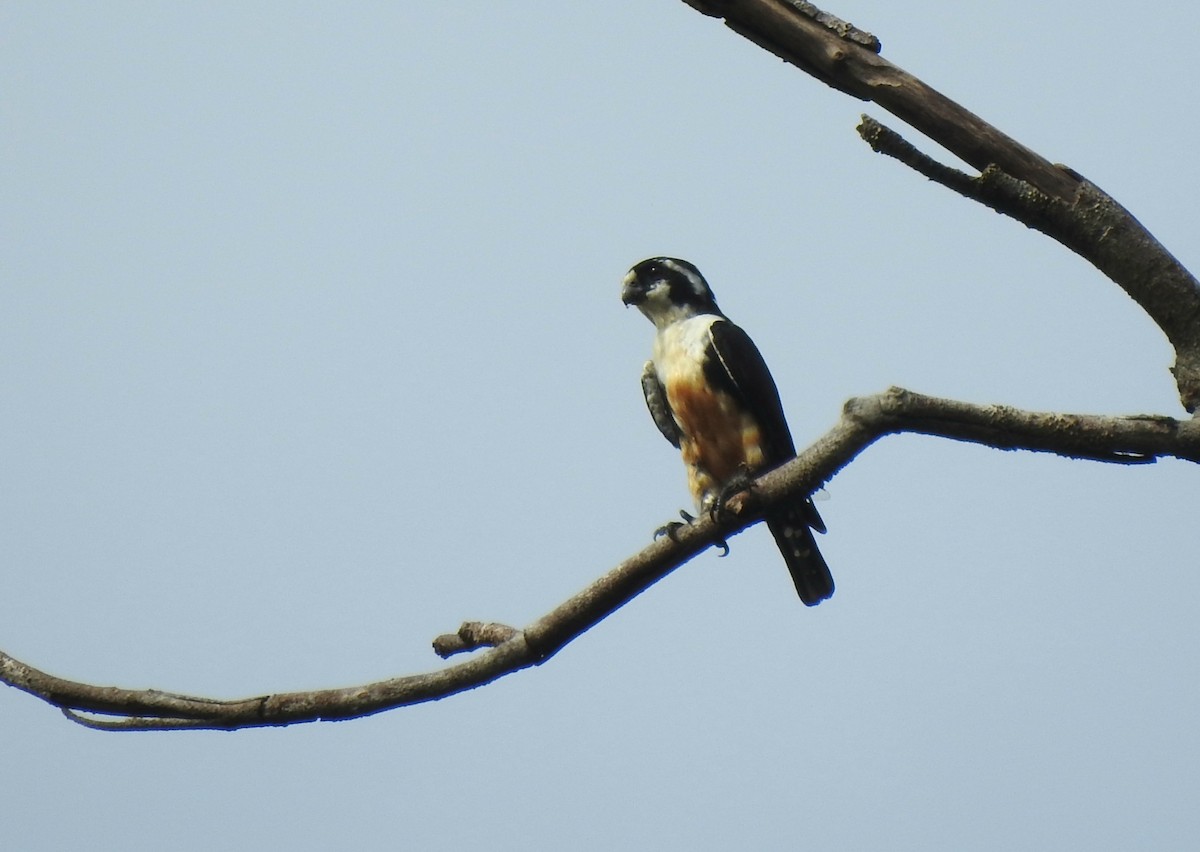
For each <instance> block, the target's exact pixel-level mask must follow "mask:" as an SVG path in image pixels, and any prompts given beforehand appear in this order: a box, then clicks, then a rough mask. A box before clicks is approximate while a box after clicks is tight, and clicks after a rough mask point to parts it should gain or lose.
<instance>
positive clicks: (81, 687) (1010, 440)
mask: <svg viewBox="0 0 1200 852" xmlns="http://www.w3.org/2000/svg"><path fill="white" fill-rule="evenodd" d="M902 432H914V433H919V434H924V435H935V436H939V437H942V438H950V439H953V440H958V441H969V442H972V443H977V444H982V445H984V446H988V447H996V448H999V449H1007V450H1014V449H1023V450H1031V451H1034V452H1046V453H1054V454H1057V455H1061V456H1066V457H1069V458H1080V459H1091V460H1095V461H1103V462H1112V463H1117V464H1146V463H1150V462H1153V461H1155V460H1157V459H1159V458H1166V457H1173V458H1178V459H1185V460H1187V461H1191V462H1197V463H1200V421H1196V420H1187V421H1179V420H1173V419H1171V418H1169V417H1157V416H1133V417H1100V416H1094V415H1083V414H1055V413H1044V412H1032V411H1020V410H1018V409H1015V408H1010V407H1007V406H997V405H988V406H980V405H972V404H970V403H965V402H956V401H954V400H946V399H937V398H934V397H928V396H923V395H921V394H915V393H911V392H909V391H905V390H901V389H899V388H892V389H891V390H888V391H886V392H885V393H882V394H876V395H873V396H868V397H861V398H856V399H851V400H850V401H849V402H847V403H846V406H845V408H844V411H843V413H842V417H841V419H840V420H839V421H838V423H837V425H835V426H834V427H833V428H832V429H831V430H830V431H829V432H828V433H827V434H825V435H824V436H823V437H822V438H821V439H820V440H818V441H817V442H816V443H815V444H813V445H812V446H811V447H809V448H808V449H806V450H805V451H804V452H802V453H801V454H800V455H799V456H798V457H797V458H796V459H795V460H794V461H791V462H789V463H788V464H786V465H784V466H782V467H780V468H778V469H776V470H774V471H772V472H770V473H768V474H766V475H764V476H762V477H761V478H760V479H758V480H757V481H756V482H755V484H754V486H753V488H752V489H751V491H750V492H749V495H748V497H747V499H746V500H745V501H743V506H742V511H741V514H740V515H738V516H736V517H727V518H722V519H721V520H720V521H719V522H718V521H714V520H713V519H712V518H702V519H701V520H700V521H699V522H698V523H696V524H693V525H690V526H687V527H685V528H682V529H681V530H680V531H679V533H678V535H677V536H676V539H675V540H671V539H668V538H661V539H658V540H657V541H654V542H652V543H651V544H650V545H649V546H647V547H646V548H645V549H643V550H642V551H641V552H640V553H638V554H636V555H634V556H631V557H630V558H629V559H627V560H625V561H624V562H622V563H621V564H620V565H618V566H617V567H615V568H614V569H612V570H611V571H610V572H608V573H607V574H605V575H604V576H603V577H601V578H600V579H598V580H596V581H595V582H594V583H592V584H591V585H590V586H588V587H587V588H586V589H584V590H583V591H582V592H580V593H579V594H577V595H575V596H574V597H571V598H569V599H568V600H566V601H564V602H563V603H562V604H560V605H559V606H557V607H556V608H555V609H554V610H552V611H551V612H549V613H547V614H546V615H544V616H543V617H541V618H539V619H538V620H537V621H535V622H533V623H532V624H530V625H529V626H528V627H526V628H524V629H523V630H519V629H516V628H512V627H508V626H506V625H501V624H494V623H492V624H488V623H480V622H468V623H466V624H464V625H463V626H462V627H461V628H460V629H459V630H458V631H457V632H455V633H452V634H448V635H446V636H441V637H438V638H437V639H436V640H435V641H434V647H435V649H436V650H437V652H438V653H439V654H440V655H442V656H443V657H448V656H450V655H452V654H457V653H462V652H467V651H475V652H476V653H474V654H473V655H472V656H471V657H470V658H469V659H467V660H465V661H464V662H461V663H458V664H455V665H452V666H449V667H447V668H444V669H440V670H438V671H433V672H428V673H425V674H417V675H407V676H403V677H396V678H391V679H388V680H382V681H378V682H376V683H369V684H365V685H362V686H353V687H347V688H343V689H324V690H314V691H309V692H289V693H278V694H274V695H260V696H255V697H252V698H242V699H234V700H220V699H212V698H200V697H196V696H189V695H178V694H174V693H167V692H161V691H158V690H153V689H148V690H134V689H123V688H119V687H108V686H93V685H90V684H86V683H79V682H75V681H70V680H65V679H63V678H59V677H55V676H53V675H50V674H47V673H45V672H42V671H39V670H37V669H35V668H33V667H31V666H29V665H26V664H25V663H23V662H21V661H19V660H16V659H14V658H12V657H10V656H8V655H6V654H3V653H2V652H0V681H3V682H4V683H7V684H9V685H10V686H14V687H16V688H18V689H21V690H24V691H25V692H28V693H30V694H31V695H35V696H37V697H39V698H41V699H43V700H44V701H46V702H48V703H50V704H53V705H54V706H56V707H59V708H61V709H62V711H63V712H64V713H65V714H66V715H67V717H68V718H70V719H72V720H73V721H76V722H78V723H80V724H82V725H86V726H88V727H92V728H98V729H103V730H124V731H131V730H182V729H219V730H234V729H237V728H254V727H263V726H278V725H292V724H297V723H299V722H314V721H319V720H331V719H351V718H355V717H359V716H367V715H371V714H374V713H380V712H383V711H385V710H391V709H395V708H398V707H404V706H407V705H411V704H420V703H423V702H426V701H434V700H437V699H439V698H445V697H446V696H449V695H454V694H455V693H458V692H464V691H466V690H468V689H473V688H475V687H477V686H482V685H484V684H486V683H490V682H491V681H493V680H496V679H497V678H500V677H503V676H504V675H507V674H511V673H513V672H516V671H520V670H521V669H524V668H528V667H530V666H533V665H537V664H540V663H542V662H545V661H546V660H547V659H549V658H550V657H552V656H553V655H554V654H556V653H558V652H559V651H560V650H561V649H562V648H563V647H565V646H566V645H567V644H568V643H569V642H571V640H573V639H575V638H576V637H577V636H579V635H580V634H582V633H584V632H585V631H586V630H588V629H589V628H591V627H592V626H593V625H595V624H597V623H599V622H600V621H602V620H603V619H604V618H606V617H607V616H609V615H611V614H612V613H613V612H614V611H615V610H617V609H618V608H620V607H621V606H624V605H625V604H626V603H628V602H629V601H630V600H632V599H633V598H634V597H636V596H637V595H639V594H641V593H642V592H644V591H645V590H646V589H648V588H650V586H652V585H654V584H655V583H656V582H658V581H659V580H661V579H662V578H663V577H665V576H666V575H667V574H669V573H670V572H671V571H673V570H675V569H676V568H678V567H679V566H680V565H682V564H683V563H685V562H687V561H688V560H689V559H691V558H692V557H693V556H695V555H696V554H697V553H699V552H701V551H702V550H705V549H706V548H708V547H710V546H711V545H712V544H714V543H715V542H717V541H719V540H721V539H723V538H725V537H727V536H730V535H732V534H734V533H737V532H740V531H741V530H743V529H745V528H746V527H748V526H750V525H751V524H753V523H754V522H755V521H757V520H758V519H759V518H761V517H762V515H763V513H764V512H765V511H766V510H767V509H768V508H769V507H771V506H773V505H776V504H778V503H780V502H782V501H784V500H786V499H788V498H789V497H792V496H794V495H796V494H808V493H811V492H812V491H814V490H816V489H817V488H819V487H820V486H821V485H822V484H824V483H825V482H827V481H828V480H829V479H831V478H832V477H833V476H834V475H835V474H836V473H837V472H838V471H839V470H841V469H842V468H843V467H845V466H846V465H847V464H849V463H850V462H851V461H852V460H853V459H854V458H855V457H856V456H858V455H859V454H860V453H861V452H863V450H865V449H866V448H867V447H869V446H870V445H871V444H873V443H874V442H875V441H877V440H879V439H880V438H882V437H883V436H885V435H893V434H898V433H902Z"/></svg>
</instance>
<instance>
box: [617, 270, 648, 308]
mask: <svg viewBox="0 0 1200 852" xmlns="http://www.w3.org/2000/svg"><path fill="white" fill-rule="evenodd" d="M645 300H646V290H645V288H644V287H642V286H641V284H640V283H639V282H638V279H637V274H636V273H634V272H632V271H631V272H629V273H628V274H627V275H626V276H625V278H624V279H622V281H621V301H622V302H624V303H625V306H626V307H629V306H630V305H640V304H641V303H642V302H644V301H645Z"/></svg>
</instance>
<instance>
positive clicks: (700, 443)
mask: <svg viewBox="0 0 1200 852" xmlns="http://www.w3.org/2000/svg"><path fill="white" fill-rule="evenodd" d="M621 301H622V302H624V303H625V304H626V305H636V306H637V308H638V310H640V311H641V312H642V313H643V314H645V315H646V317H647V318H648V319H649V320H650V321H651V322H652V323H654V328H655V336H654V350H653V358H652V360H650V361H647V362H646V366H645V368H644V369H643V371H642V391H643V393H644V394H645V396H646V405H647V407H649V409H650V415H651V417H653V418H654V423H655V425H656V426H658V429H659V431H660V432H662V434H663V436H664V437H665V438H666V439H667V440H668V441H670V442H671V443H672V444H674V445H675V446H676V447H678V448H679V449H680V451H681V452H682V453H683V463H684V465H686V467H687V475H688V486H689V488H690V489H691V492H692V497H693V498H694V499H695V501H696V507H697V508H698V509H699V510H700V511H701V512H707V511H712V510H713V509H714V508H717V507H719V506H720V505H722V501H723V500H724V499H725V498H726V497H728V496H730V495H729V494H727V493H726V491H727V489H733V490H734V491H737V490H742V489H741V488H739V487H738V485H739V483H741V482H744V481H746V480H747V478H748V477H753V476H756V475H758V474H760V473H764V472H766V471H767V470H770V469H771V468H774V467H778V466H779V465H781V464H783V463H784V462H786V461H789V460H790V459H792V458H793V457H794V456H795V455H796V449H795V446H794V445H793V444H792V435H791V432H790V431H789V429H788V425H787V420H786V419H784V416H783V405H782V403H780V401H779V391H778V389H777V388H776V387H775V380H774V379H772V378H771V373H770V371H769V370H768V369H767V365H766V362H765V361H763V357H762V355H761V354H759V351H758V347H756V346H755V345H754V342H753V341H752V340H751V339H750V337H749V335H747V334H746V332H744V331H742V330H741V329H740V328H739V327H738V326H736V325H734V324H733V323H732V322H730V321H729V318H728V317H726V316H725V315H724V314H723V313H721V309H720V308H718V307H717V302H716V299H715V298H714V297H713V293H712V290H710V289H709V287H708V282H706V281H705V280H704V276H702V275H701V274H700V271H699V270H698V269H696V267H695V266H693V265H692V264H690V263H688V262H687V261H686V260H679V259H677V258H671V257H654V258H650V259H649V260H643V261H642V262H641V263H639V264H637V265H636V266H634V267H633V268H632V269H631V270H629V274H628V275H626V276H625V280H624V281H623V282H622V287H621ZM766 521H767V527H768V528H769V529H770V530H771V534H772V535H773V536H775V543H776V544H777V545H778V546H779V551H780V553H782V554H783V560H784V562H786V563H787V567H788V571H790V572H791V575H792V580H793V582H795V584H796V591H797V592H798V593H799V595H800V600H802V601H804V603H805V604H807V605H808V606H815V605H816V604H819V603H820V602H821V601H823V600H825V599H826V598H828V597H829V596H830V595H832V594H833V576H832V575H831V574H830V573H829V566H828V565H826V564H825V560H824V558H822V556H821V552H820V551H819V550H817V543H816V541H815V540H814V539H813V532H812V531H813V530H817V531H818V532H822V533H823V532H825V522H824V521H822V520H821V516H820V515H819V514H817V509H816V507H815V506H814V505H813V503H812V500H811V499H809V498H808V497H804V498H797V499H795V500H792V501H790V502H789V503H788V504H787V505H785V506H780V507H778V508H775V509H772V510H771V512H770V513H769V514H768V515H767V517H766Z"/></svg>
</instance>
